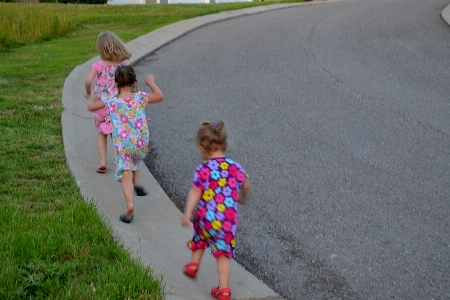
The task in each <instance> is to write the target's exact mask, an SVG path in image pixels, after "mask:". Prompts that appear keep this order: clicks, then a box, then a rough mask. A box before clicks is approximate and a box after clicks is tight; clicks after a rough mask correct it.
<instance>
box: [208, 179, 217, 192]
mask: <svg viewBox="0 0 450 300" xmlns="http://www.w3.org/2000/svg"><path fill="white" fill-rule="evenodd" d="M218 186H219V184H218V183H217V181H215V180H211V181H210V182H209V188H210V189H212V190H215V189H217V187H218Z"/></svg>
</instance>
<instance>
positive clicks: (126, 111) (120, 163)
mask: <svg viewBox="0 0 450 300" xmlns="http://www.w3.org/2000/svg"><path fill="white" fill-rule="evenodd" d="M147 96H148V94H147V93H145V92H137V93H134V94H133V96H132V97H131V98H118V97H110V98H103V99H102V101H103V102H104V103H105V104H106V107H107V108H108V112H109V115H110V116H111V121H112V125H113V131H112V139H113V141H114V162H115V165H116V174H115V179H116V180H117V181H121V180H122V177H123V175H125V174H126V173H129V172H131V171H136V170H137V169H138V166H139V162H140V161H141V160H142V159H144V157H145V155H147V152H148V144H149V142H150V136H149V135H150V133H149V130H148V124H147V117H146V115H145V104H144V102H143V99H144V98H146V97H147Z"/></svg>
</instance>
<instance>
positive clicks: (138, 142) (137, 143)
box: [136, 140, 144, 148]
mask: <svg viewBox="0 0 450 300" xmlns="http://www.w3.org/2000/svg"><path fill="white" fill-rule="evenodd" d="M136 146H137V147H138V148H142V146H144V141H143V140H137V141H136Z"/></svg>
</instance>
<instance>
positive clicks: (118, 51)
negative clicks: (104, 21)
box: [97, 31, 131, 61]
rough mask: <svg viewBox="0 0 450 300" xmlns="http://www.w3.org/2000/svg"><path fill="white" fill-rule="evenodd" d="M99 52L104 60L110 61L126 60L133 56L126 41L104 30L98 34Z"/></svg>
mask: <svg viewBox="0 0 450 300" xmlns="http://www.w3.org/2000/svg"><path fill="white" fill-rule="evenodd" d="M97 52H98V54H99V55H100V57H101V58H102V59H103V60H108V61H124V60H126V59H129V58H130V57H131V53H130V52H129V51H128V49H127V47H126V46H125V43H124V42H122V40H121V39H120V38H119V37H118V36H117V35H115V34H114V33H112V32H109V31H103V32H102V33H100V34H99V35H98V38H97Z"/></svg>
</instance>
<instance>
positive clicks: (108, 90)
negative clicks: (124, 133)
mask: <svg viewBox="0 0 450 300" xmlns="http://www.w3.org/2000/svg"><path fill="white" fill-rule="evenodd" d="M120 65H125V62H121V63H120ZM118 66H119V65H107V64H105V62H104V61H103V60H99V61H97V62H95V63H93V64H92V67H91V69H95V70H96V71H97V79H96V81H95V83H94V86H93V87H92V94H96V95H99V96H100V98H101V99H103V98H107V97H113V96H115V95H116V94H117V87H116V85H115V84H114V74H115V73H116V69H117V67H118ZM93 116H94V121H95V127H96V128H97V131H98V132H101V133H103V134H109V133H111V129H112V127H111V126H110V124H108V123H110V122H111V118H110V117H109V113H108V109H107V108H106V106H105V107H104V108H100V109H98V110H96V111H94V112H93ZM102 123H106V124H107V125H106V126H105V124H102ZM108 125H109V126H108Z"/></svg>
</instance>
